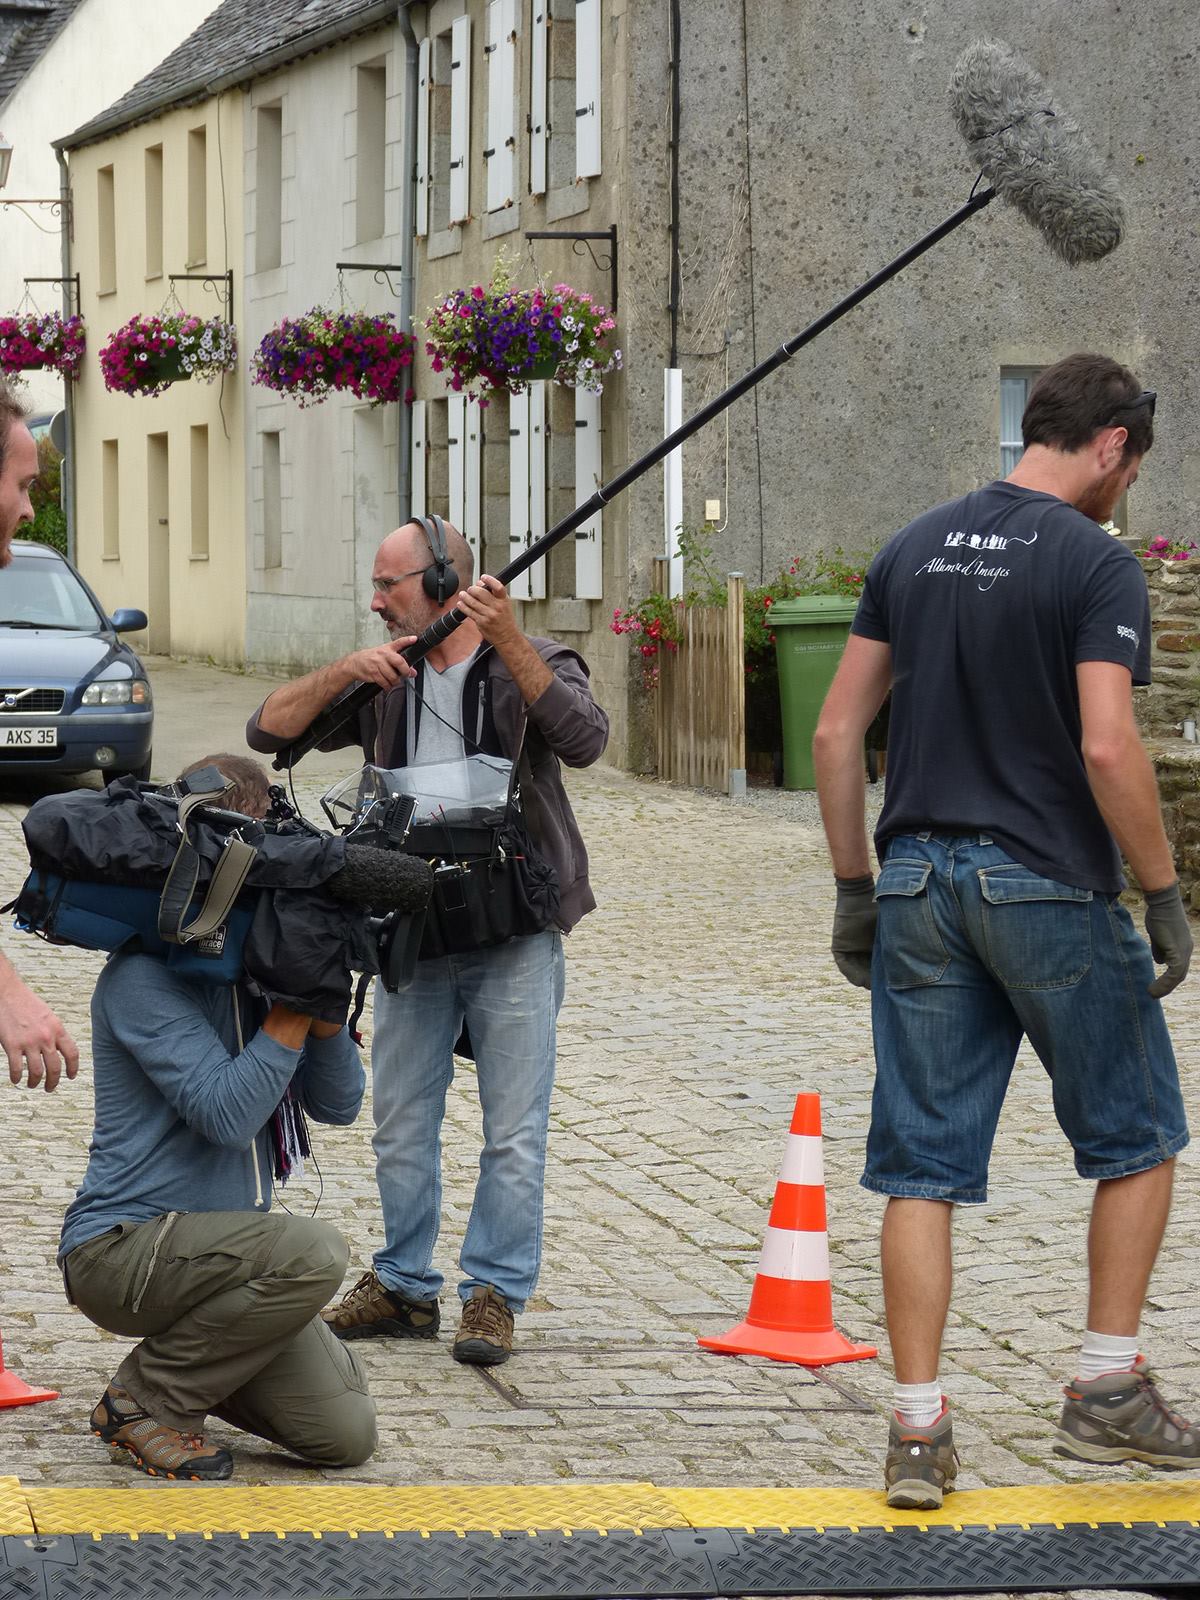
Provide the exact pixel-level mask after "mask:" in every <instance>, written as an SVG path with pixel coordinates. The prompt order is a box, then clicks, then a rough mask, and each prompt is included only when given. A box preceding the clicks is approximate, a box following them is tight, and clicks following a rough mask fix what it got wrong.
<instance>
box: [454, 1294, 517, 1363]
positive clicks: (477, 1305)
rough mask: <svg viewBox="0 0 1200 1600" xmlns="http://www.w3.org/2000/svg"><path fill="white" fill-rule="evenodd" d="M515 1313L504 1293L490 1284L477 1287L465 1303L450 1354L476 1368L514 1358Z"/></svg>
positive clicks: (456, 1359)
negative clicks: (512, 1356) (510, 1357)
mask: <svg viewBox="0 0 1200 1600" xmlns="http://www.w3.org/2000/svg"><path fill="white" fill-rule="evenodd" d="M512 1347H513V1314H512V1312H511V1311H510V1310H509V1309H508V1302H507V1300H505V1298H504V1296H503V1295H502V1294H497V1293H496V1291H495V1289H493V1288H492V1286H491V1284H490V1283H489V1284H488V1285H487V1287H486V1288H479V1287H476V1288H474V1289H472V1291H471V1298H470V1299H469V1300H464V1301H463V1310H462V1321H461V1322H460V1323H459V1325H458V1332H457V1333H456V1334H455V1335H454V1344H453V1345H452V1347H451V1350H450V1354H451V1355H452V1356H453V1357H454V1359H455V1361H466V1362H468V1363H469V1364H470V1365H471V1366H473V1367H498V1366H499V1365H500V1363H501V1362H502V1361H507V1360H508V1358H509V1356H510V1355H512Z"/></svg>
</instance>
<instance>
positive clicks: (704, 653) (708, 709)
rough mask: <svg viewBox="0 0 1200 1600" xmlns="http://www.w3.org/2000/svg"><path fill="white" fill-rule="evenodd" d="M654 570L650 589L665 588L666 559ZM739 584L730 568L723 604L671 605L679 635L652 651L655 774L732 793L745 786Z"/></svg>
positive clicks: (742, 625) (661, 590)
mask: <svg viewBox="0 0 1200 1600" xmlns="http://www.w3.org/2000/svg"><path fill="white" fill-rule="evenodd" d="M654 568H655V570H654V588H655V590H656V591H657V592H658V593H659V594H666V593H667V587H668V570H667V569H668V563H667V562H666V561H665V560H663V559H662V558H659V559H658V560H656V561H655V563H654ZM743 587H744V586H743V582H742V578H741V576H740V574H737V573H734V574H731V575H730V577H729V580H728V599H727V601H726V603H725V605H723V606H685V605H684V604H683V603H682V602H679V603H677V605H676V607H675V615H676V618H677V620H678V623H679V631H680V633H681V634H682V635H683V637H682V640H681V642H680V645H679V648H678V650H661V651H660V652H659V656H658V660H659V663H660V666H659V676H658V689H657V712H658V775H659V777H660V778H666V779H668V780H670V781H671V782H673V783H686V784H690V785H691V786H692V787H693V788H698V789H720V790H722V791H723V792H724V793H725V794H728V795H731V796H734V797H736V796H739V795H744V794H745V792H746V664H745V641H744V636H745V617H744V613H743V609H742V608H743V603H744V600H743Z"/></svg>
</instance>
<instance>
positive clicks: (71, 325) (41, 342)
mask: <svg viewBox="0 0 1200 1600" xmlns="http://www.w3.org/2000/svg"><path fill="white" fill-rule="evenodd" d="M85 344H86V339H85V336H84V331H83V318H82V317H62V316H60V315H59V313H58V312H57V311H49V312H47V313H46V315H45V316H42V315H41V314H40V313H39V312H36V311H30V312H23V313H20V314H18V315H17V316H13V317H0V372H31V371H35V370H38V369H44V370H46V371H49V372H59V373H61V374H62V376H63V377H64V378H77V377H78V376H79V368H80V366H81V365H82V363H83V352H84V347H85Z"/></svg>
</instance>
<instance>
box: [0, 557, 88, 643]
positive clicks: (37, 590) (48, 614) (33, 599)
mask: <svg viewBox="0 0 1200 1600" xmlns="http://www.w3.org/2000/svg"><path fill="white" fill-rule="evenodd" d="M101 620H102V619H101V618H100V617H99V615H98V614H97V611H96V607H95V606H94V605H93V604H92V602H91V599H90V598H89V596H88V592H87V590H86V589H85V588H84V587H83V585H82V584H81V583H80V582H79V579H78V578H77V577H76V576H75V574H74V573H73V572H72V571H71V569H70V567H68V566H67V564H66V562H65V561H55V560H50V559H49V558H47V557H46V556H34V555H23V554H22V553H21V552H20V551H14V552H13V558H12V563H11V565H9V566H7V567H4V568H3V569H0V628H64V629H71V630H73V631H83V632H86V633H93V632H94V631H95V630H96V629H97V628H98V627H99V626H100V623H101Z"/></svg>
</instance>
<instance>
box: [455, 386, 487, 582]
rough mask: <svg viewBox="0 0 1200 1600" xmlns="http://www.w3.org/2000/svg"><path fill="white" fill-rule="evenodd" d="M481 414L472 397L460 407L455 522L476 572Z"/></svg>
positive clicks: (479, 557)
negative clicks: (459, 501)
mask: <svg viewBox="0 0 1200 1600" xmlns="http://www.w3.org/2000/svg"><path fill="white" fill-rule="evenodd" d="M482 419H483V413H482V412H481V411H480V409H479V406H478V405H477V404H476V402H475V401H474V400H468V401H466V402H465V404H464V406H463V427H464V429H465V430H466V438H465V440H464V441H463V511H462V521H461V522H460V523H457V524H456V526H457V528H458V531H459V533H461V534H462V536H463V538H464V539H465V540H466V541H467V543H468V544H469V545H470V546H471V550H472V552H473V554H474V556H475V571H476V572H477V573H481V572H482V571H483V552H482V541H481V539H480V478H481V468H482V466H483V454H482V448H481V447H482V444H483V420H482Z"/></svg>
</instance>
